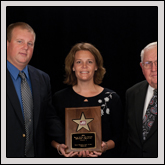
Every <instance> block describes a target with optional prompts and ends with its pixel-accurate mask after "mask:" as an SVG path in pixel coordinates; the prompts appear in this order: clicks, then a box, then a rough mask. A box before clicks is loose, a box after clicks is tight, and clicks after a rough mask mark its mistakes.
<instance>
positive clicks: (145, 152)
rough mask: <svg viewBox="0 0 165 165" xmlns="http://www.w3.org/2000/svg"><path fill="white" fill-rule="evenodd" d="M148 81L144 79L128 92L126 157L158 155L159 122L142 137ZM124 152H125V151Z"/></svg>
mask: <svg viewBox="0 0 165 165" xmlns="http://www.w3.org/2000/svg"><path fill="white" fill-rule="evenodd" d="M147 88H148V83H147V81H142V82H140V83H138V84H136V85H134V86H133V87H131V88H129V89H128V90H127V92H126V111H125V114H126V115H125V122H126V123H125V128H124V136H123V137H124V138H123V139H124V141H125V142H124V143H123V144H126V146H125V147H126V148H125V149H126V150H124V152H126V154H125V157H141V158H142V157H153V158H156V157H158V122H157V117H156V120H155V122H154V124H153V126H152V127H151V130H150V132H149V134H148V135H147V139H146V140H145V141H143V139H142V115H143V109H144V103H145V97H146V92H147ZM124 152H123V153H124Z"/></svg>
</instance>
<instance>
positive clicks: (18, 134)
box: [6, 65, 64, 157]
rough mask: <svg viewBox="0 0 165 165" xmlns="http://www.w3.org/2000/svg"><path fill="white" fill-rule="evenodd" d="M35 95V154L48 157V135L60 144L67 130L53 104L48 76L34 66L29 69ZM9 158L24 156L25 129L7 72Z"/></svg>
mask: <svg viewBox="0 0 165 165" xmlns="http://www.w3.org/2000/svg"><path fill="white" fill-rule="evenodd" d="M28 69H29V70H28V71H29V75H30V80H31V84H32V93H33V102H34V109H33V113H34V114H33V117H34V128H33V131H34V152H35V157H44V156H45V133H48V134H49V135H50V137H51V138H52V139H54V140H56V141H59V142H61V139H62V138H63V135H64V131H63V128H62V127H61V123H60V121H59V119H58V117H57V116H56V112H55V110H54V108H53V106H52V103H51V101H52V100H51V99H52V96H51V86H50V78H49V76H48V75H47V74H46V73H44V72H42V71H41V70H38V69H36V68H34V67H32V66H30V65H29V66H28ZM6 117H7V119H6V121H7V123H6V137H7V141H6V149H7V154H6V155H7V157H24V150H25V148H24V146H25V137H23V134H25V128H24V120H23V116H22V111H21V106H20V103H19V100H18V96H17V93H16V90H15V87H14V84H13V82H12V79H11V76H10V73H9V71H8V70H7V111H6Z"/></svg>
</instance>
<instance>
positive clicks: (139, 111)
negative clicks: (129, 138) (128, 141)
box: [135, 82, 148, 142]
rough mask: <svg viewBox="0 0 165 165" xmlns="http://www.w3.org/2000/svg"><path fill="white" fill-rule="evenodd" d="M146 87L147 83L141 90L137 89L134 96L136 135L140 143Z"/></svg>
mask: <svg viewBox="0 0 165 165" xmlns="http://www.w3.org/2000/svg"><path fill="white" fill-rule="evenodd" d="M147 87H148V84H147V82H145V83H144V84H142V86H141V88H139V90H138V91H137V93H136V96H135V98H136V103H137V105H135V115H136V117H135V118H136V126H137V130H138V135H139V138H140V140H141V142H142V141H143V138H142V123H143V120H142V116H143V109H144V102H145V97H146V92H147Z"/></svg>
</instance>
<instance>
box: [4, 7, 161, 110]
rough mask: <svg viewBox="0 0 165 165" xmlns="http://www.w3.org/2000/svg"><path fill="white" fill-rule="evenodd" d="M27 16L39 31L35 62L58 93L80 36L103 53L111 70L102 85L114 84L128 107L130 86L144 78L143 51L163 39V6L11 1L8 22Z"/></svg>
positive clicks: (23, 18)
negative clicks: (160, 21)
mask: <svg viewBox="0 0 165 165" xmlns="http://www.w3.org/2000/svg"><path fill="white" fill-rule="evenodd" d="M14 22H26V23H28V24H29V25H30V26H32V28H33V29H34V31H35V32H36V43H35V48H34V53H33V57H32V59H31V61H30V64H31V65H33V66H34V67H36V68H39V69H41V70H43V71H45V72H46V73H48V74H49V76H50V78H51V85H52V93H54V92H56V91H58V90H61V89H63V88H65V87H67V85H65V84H63V80H64V75H65V71H64V60H65V57H66V56H67V54H68V53H69V51H70V49H71V48H72V46H73V45H75V44H76V43H78V42H89V43H91V44H93V45H94V46H95V47H96V48H97V49H98V50H99V51H100V52H101V54H102V56H103V59H104V67H105V68H106V74H105V77H104V79H103V83H102V84H101V86H103V87H106V88H109V89H112V90H114V91H115V92H117V93H118V95H119V96H120V97H121V100H122V103H123V107H125V92H126V90H127V89H128V88H129V87H131V86H132V85H134V84H136V83H138V82H140V81H142V80H144V76H143V74H142V71H141V68H140V65H139V63H140V52H141V50H142V49H143V48H144V47H145V46H146V45H147V44H149V43H150V42H154V41H157V40H158V7H157V6H129V7H127V6H96V7H94V6H75V7H72V6H46V7H39V6H35V7H33V6H30V7H28V6H26V7H25V6H20V7H16V6H14V7H12V6H8V7H7V9H6V26H8V25H9V24H11V23H14Z"/></svg>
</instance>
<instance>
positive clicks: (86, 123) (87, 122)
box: [65, 106, 102, 153]
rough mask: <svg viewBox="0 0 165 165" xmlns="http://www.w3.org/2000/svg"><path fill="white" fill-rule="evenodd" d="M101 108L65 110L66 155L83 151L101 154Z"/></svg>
mask: <svg viewBox="0 0 165 165" xmlns="http://www.w3.org/2000/svg"><path fill="white" fill-rule="evenodd" d="M101 142H102V129H101V107H100V106H94V107H76V108H65V144H66V145H67V146H68V148H67V149H66V153H69V152H71V151H74V152H77V151H82V150H88V151H97V152H101Z"/></svg>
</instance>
